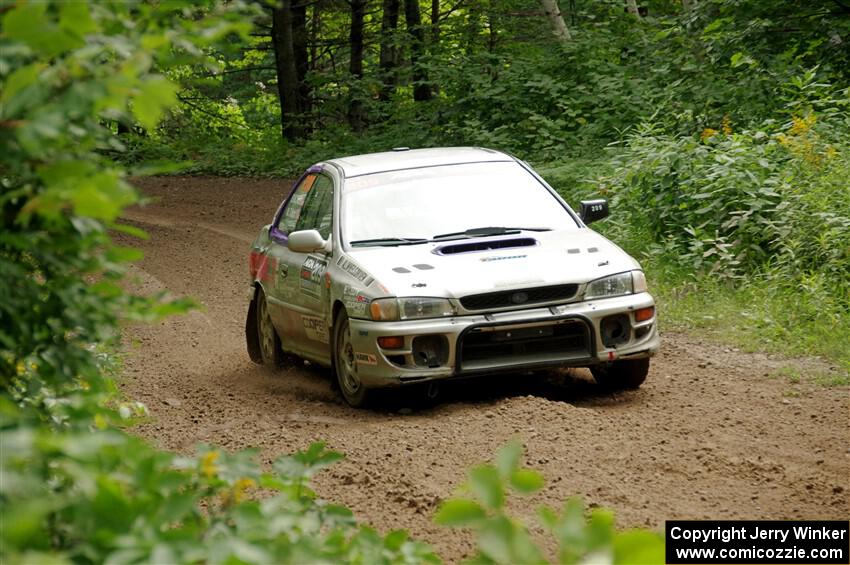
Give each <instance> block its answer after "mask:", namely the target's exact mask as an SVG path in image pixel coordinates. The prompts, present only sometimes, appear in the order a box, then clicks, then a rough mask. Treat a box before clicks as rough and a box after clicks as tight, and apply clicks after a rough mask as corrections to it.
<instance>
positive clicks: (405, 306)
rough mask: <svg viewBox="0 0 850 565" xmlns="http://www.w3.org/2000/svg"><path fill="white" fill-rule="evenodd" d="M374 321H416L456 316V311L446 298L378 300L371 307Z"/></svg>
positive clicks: (370, 310) (370, 311)
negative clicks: (418, 319)
mask: <svg viewBox="0 0 850 565" xmlns="http://www.w3.org/2000/svg"><path fill="white" fill-rule="evenodd" d="M369 313H370V314H372V319H373V320H381V321H389V320H414V319H417V318H442V317H443V316H454V315H455V309H454V307H453V306H452V304H451V302H449V301H448V300H447V299H445V298H427V297H412V298H377V299H375V300H373V301H372V303H371V304H370V305H369Z"/></svg>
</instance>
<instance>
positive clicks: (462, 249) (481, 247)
mask: <svg viewBox="0 0 850 565" xmlns="http://www.w3.org/2000/svg"><path fill="white" fill-rule="evenodd" d="M534 245H537V240H536V239H532V238H530V237H514V238H510V239H490V240H485V241H481V240H473V241H465V242H463V243H453V244H451V245H443V246H442V247H438V248H436V249H434V253H436V254H437V255H456V254H458V253H471V252H474V251H493V250H495V249H510V248H513V247H532V246H534Z"/></svg>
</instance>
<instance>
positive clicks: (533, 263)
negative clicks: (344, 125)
mask: <svg viewBox="0 0 850 565" xmlns="http://www.w3.org/2000/svg"><path fill="white" fill-rule="evenodd" d="M607 215H608V204H607V202H606V201H605V200H592V201H584V202H582V203H581V209H580V212H579V213H576V212H574V211H573V210H572V209H571V208H570V207H569V205H567V203H566V202H564V201H563V200H562V199H561V197H560V196H559V195H558V194H557V193H556V192H555V191H554V190H553V189H552V188H551V187H550V186H549V185H548V184H547V183H546V182H545V181H544V180H543V179H542V178H541V177H540V176H539V175H538V174H537V173H535V172H534V171H533V170H532V169H531V167H529V166H528V165H527V164H526V163H524V162H522V161H521V160H519V159H517V158H515V157H513V156H511V155H507V154H505V153H501V152H498V151H493V150H489V149H482V148H472V147H462V148H441V149H419V150H408V149H406V148H401V149H399V150H394V151H391V152H386V153H375V154H370V155H358V156H352V157H344V158H341V159H332V160H329V161H325V162H322V163H319V164H316V165H313V166H312V167H310V168H309V169H308V170H307V171H306V172H305V173H304V175H303V176H302V177H301V178H300V179H299V180H298V181H297V182H296V183H295V185H294V187H293V189H292V191H291V193H290V194H289V195H288V196H287V197H286V199H285V200H284V201H283V202H282V203H281V205H280V207H279V208H278V210H277V212H276V213H275V215H274V217H273V218H272V221H271V223H270V224H269V225H267V226H265V227H263V228H262V229H261V230H260V233H259V235H258V236H257V238H256V240H255V241H254V242H253V244H252V246H251V252H250V261H249V263H250V276H251V289H250V292H251V295H250V296H251V298H250V303H249V307H248V316H247V322H246V337H247V344H248V352H249V354H250V356H251V358H252V359H253V360H254V361H256V362H258V363H266V364H270V365H276V364H279V363H281V362H282V360H283V356H284V354H285V353H286V354H294V355H297V356H300V357H302V358H304V359H308V360H310V361H313V362H315V363H319V364H321V365H324V366H327V367H331V368H332V371H333V373H334V375H335V377H336V379H337V381H338V383H339V388H340V390H341V392H342V395H343V397H344V398H345V400H346V401H347V402H348V403H349V404H351V405H352V406H362V405H364V404H366V403H367V401H368V400H369V397H370V391H372V390H373V389H376V388H379V387H387V386H395V385H405V384H409V383H421V382H430V383H438V382H439V381H440V380H442V379H449V378H453V377H464V376H476V375H480V376H486V375H489V374H493V373H495V372H504V371H511V372H517V373H518V374H519V373H521V372H527V371H528V370H534V369H542V368H551V367H563V366H574V367H589V368H590V370H591V372H592V374H593V376H594V378H595V379H596V380H597V382H599V383H601V384H604V385H606V386H609V387H614V388H636V387H638V386H640V385H641V383H643V382H644V380H645V378H646V376H647V373H648V370H649V358H650V357H651V356H652V355H654V354H655V353H656V352H657V351H658V348H659V336H658V330H657V324H656V312H655V303H654V300H653V298H652V296H651V295H650V294H649V293H648V292H647V285H646V278H645V277H644V273H643V271H642V270H641V267H640V265H639V264H638V263H637V262H636V261H635V260H634V259H632V258H631V257H630V256H629V255H628V254H626V253H625V252H624V251H623V250H622V249H620V248H619V247H617V246H616V245H614V244H613V243H611V242H610V241H609V240H607V239H606V238H604V237H602V236H601V235H599V234H598V233H596V232H594V231H593V230H591V229H589V228H588V227H587V225H588V224H590V223H591V222H593V221H595V220H599V219H601V218H604V217H605V216H607ZM480 382H482V383H486V379H482V380H481V381H480ZM485 386H486V385H485Z"/></svg>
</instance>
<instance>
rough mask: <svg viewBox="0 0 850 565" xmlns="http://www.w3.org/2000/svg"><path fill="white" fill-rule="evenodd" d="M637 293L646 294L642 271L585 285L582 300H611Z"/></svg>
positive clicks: (614, 276)
mask: <svg viewBox="0 0 850 565" xmlns="http://www.w3.org/2000/svg"><path fill="white" fill-rule="evenodd" d="M639 292H646V277H645V276H644V274H643V271H629V272H628V273H620V274H617V275H611V276H610V277H605V278H604V279H598V280H595V281H592V282H589V283H587V288H586V289H585V291H584V298H585V300H588V299H590V298H611V297H613V296H623V295H625V294H637V293H639Z"/></svg>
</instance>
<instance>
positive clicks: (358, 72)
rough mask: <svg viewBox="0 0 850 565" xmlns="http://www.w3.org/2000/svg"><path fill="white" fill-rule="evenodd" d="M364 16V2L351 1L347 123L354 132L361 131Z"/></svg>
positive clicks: (360, 0) (363, 0)
mask: <svg viewBox="0 0 850 565" xmlns="http://www.w3.org/2000/svg"><path fill="white" fill-rule="evenodd" d="M365 16H366V0H351V30H350V33H349V42H350V45H351V60H350V62H349V65H348V71H349V72H350V73H351V76H352V78H353V79H354V83H353V84H352V88H351V89H350V90H349V96H350V100H349V105H348V123H349V124H350V125H351V129H353V130H354V131H357V132H359V131H362V130H363V99H362V96H363V93H362V92H361V88H360V80H361V79H362V78H363V20H364V18H365Z"/></svg>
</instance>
